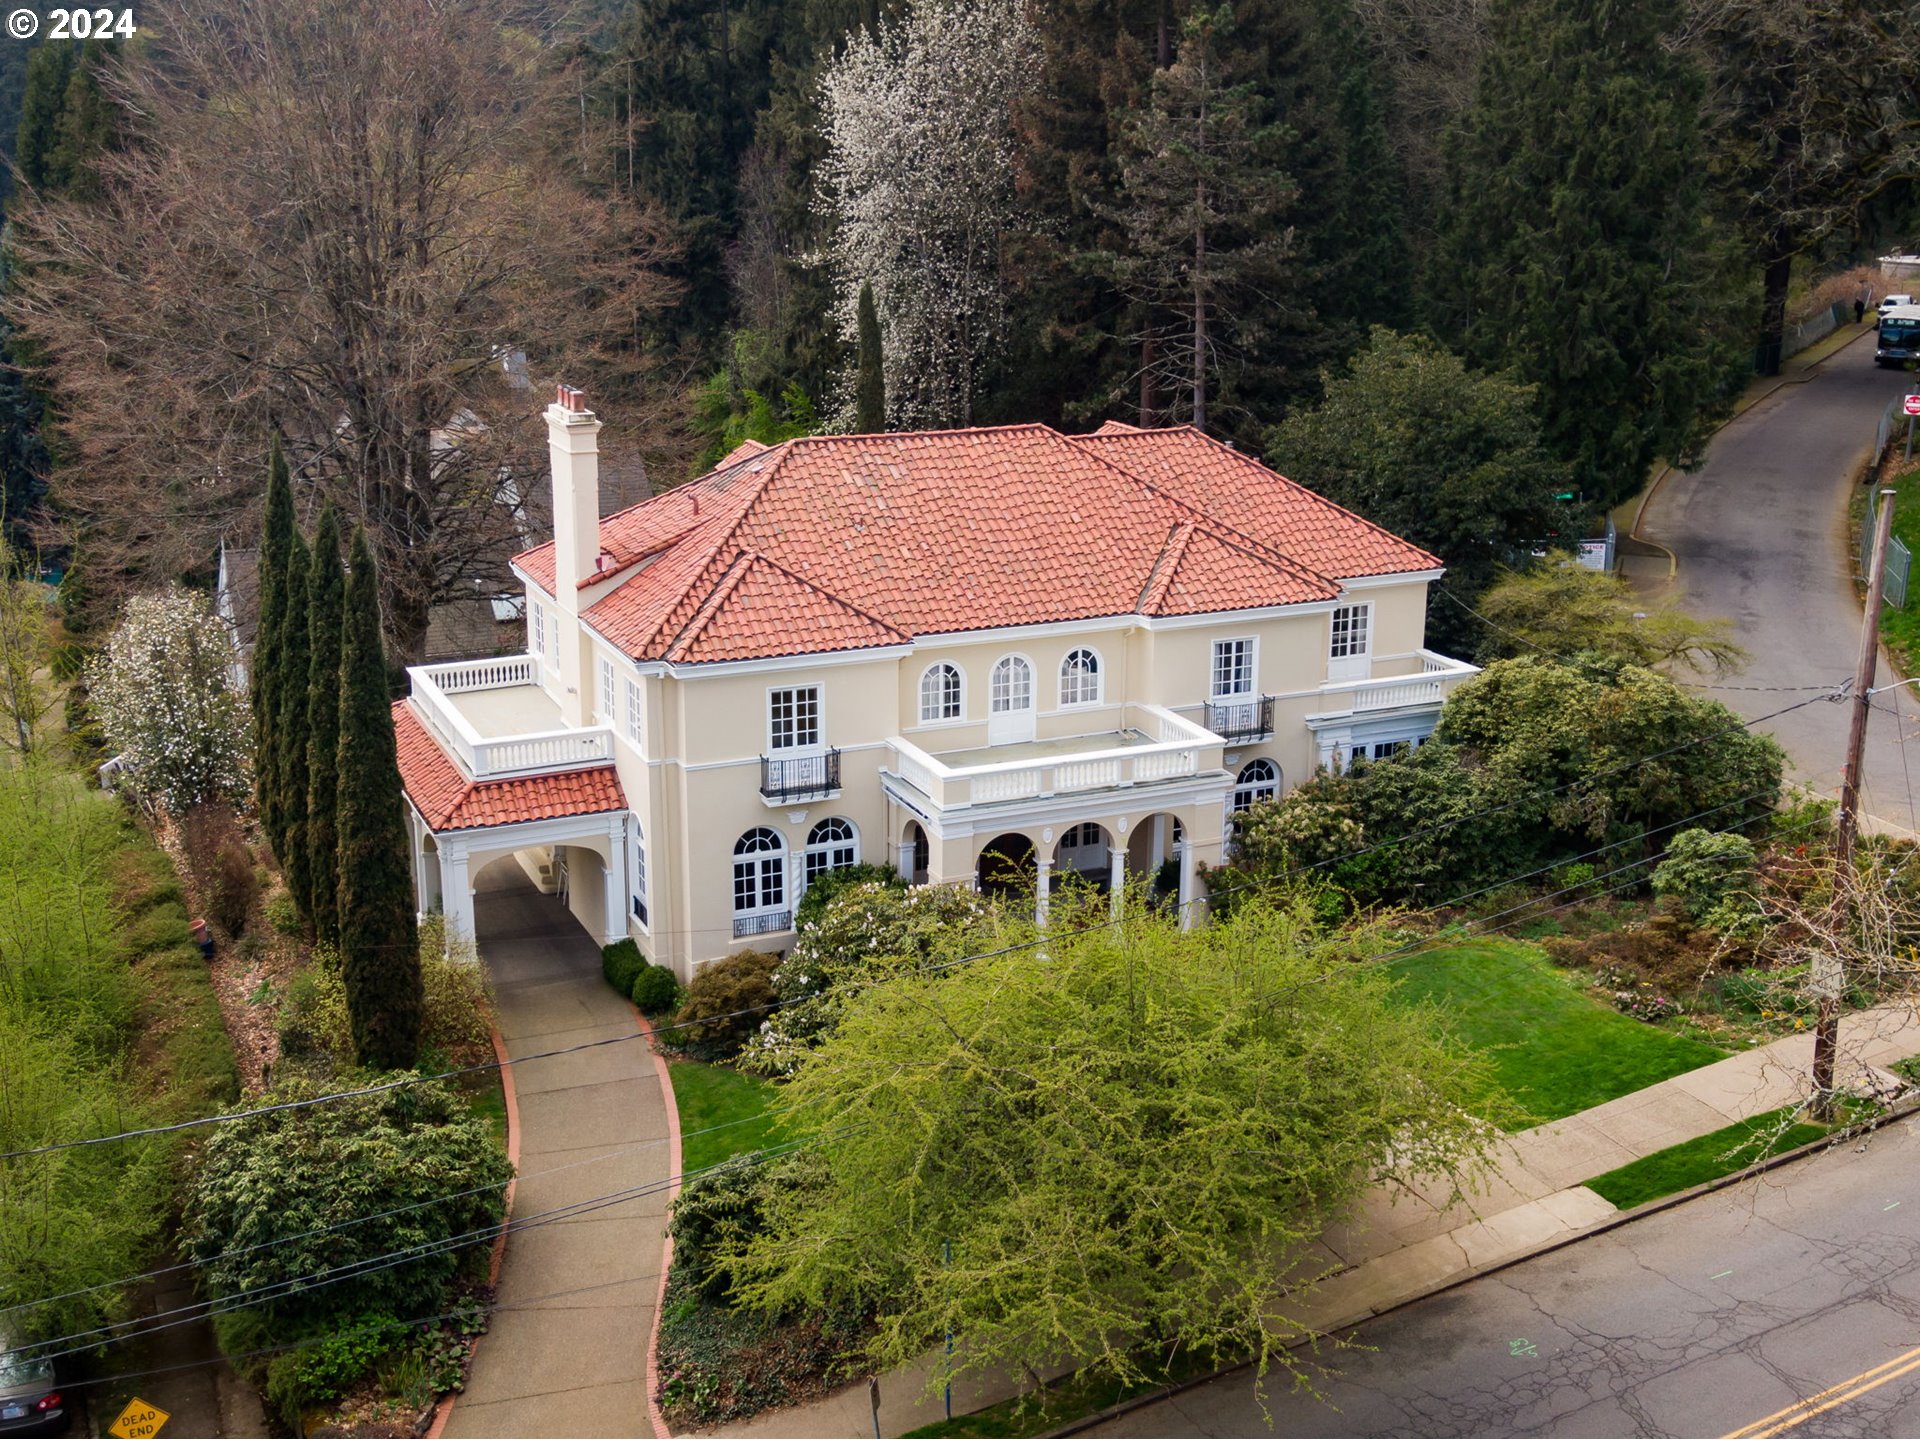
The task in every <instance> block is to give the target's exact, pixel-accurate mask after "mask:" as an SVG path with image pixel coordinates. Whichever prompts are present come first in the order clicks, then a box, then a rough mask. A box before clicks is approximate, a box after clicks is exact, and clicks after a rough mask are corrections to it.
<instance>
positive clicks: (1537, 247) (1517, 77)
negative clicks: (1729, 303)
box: [1428, 0, 1739, 504]
mask: <svg viewBox="0 0 1920 1440" xmlns="http://www.w3.org/2000/svg"><path fill="white" fill-rule="evenodd" d="M1679 19H1680V14H1679V7H1678V0H1643V3H1639V4H1633V5H1622V4H1617V3H1613V0H1499V3H1498V4H1497V5H1496V6H1495V9H1494V12H1493V17H1492V20H1493V23H1492V36H1493V39H1492V42H1491V44H1490V47H1489V49H1488V51H1487V54H1486V56H1485V58H1484V60H1483V61H1482V64H1481V69H1480V76H1479V82H1478V88H1477V91H1476V94H1475V97H1474V101H1473V104H1472V105H1471V106H1470V107H1469V109H1468V111H1467V113H1466V115H1465V116H1464V117H1463V119H1462V122H1461V124H1460V126H1459V127H1458V129H1457V130H1456V132H1455V134H1454V136H1453V138H1452V142H1451V149H1450V179H1449V184H1450V188H1451V205H1450V208H1449V213H1448V216H1447V221H1446V225H1445V228H1444V229H1443V231H1442V233H1441V236H1440V238H1439V242H1438V244H1437V247H1436V253H1435V255H1434V259H1433V264H1432V266H1431V268H1430V276H1429V286H1428V289H1429V304H1430V311H1431V317H1432V319H1433V320H1434V322H1435V323H1436V324H1437V325H1438V326H1439V328H1440V329H1441V331H1442V333H1443V334H1445V335H1446V336H1447V337H1448V338H1449V339H1450V340H1451V341H1452V342H1453V343H1454V344H1455V346H1456V347H1457V348H1459V349H1460V350H1462V351H1463V353H1464V354H1465V355H1466V357H1467V359H1468V360H1469V361H1471V362H1472V363H1475V364H1477V365H1480V366H1483V367H1486V368H1489V369H1511V370H1512V371H1514V372H1515V374H1516V375H1517V376H1518V378H1520V379H1521V380H1523V381H1526V382H1528V383H1531V384H1536V385H1538V386H1539V391H1540V404H1541V413H1542V418H1543V420H1544V422H1545V427H1546V434H1547V439H1548V442H1549V444H1551V445H1552V446H1553V447H1554V449H1555V450H1556V451H1557V452H1558V453H1559V454H1560V455H1561V456H1562V458H1564V459H1566V460H1567V461H1569V462H1571V464H1572V465H1573V467H1574V474H1575V477H1576V482H1577V483H1578V484H1579V485H1580V486H1581V488H1582V489H1583V490H1584V491H1585V492H1586V494H1587V496H1588V498H1590V499H1593V500H1597V501H1599V502H1600V503H1602V504H1610V503H1612V502H1614V501H1616V500H1619V499H1622V498H1624V497H1626V496H1628V495H1631V494H1633V493H1634V491H1636V490H1637V489H1639V488H1640V486H1641V485H1642V484H1644V483H1645V481H1646V478H1647V472H1648V470H1649V468H1650V467H1651V466H1652V464H1653V462H1654V461H1655V460H1656V459H1657V458H1661V457H1665V458H1667V459H1670V460H1675V461H1683V460H1684V459H1685V458H1686V457H1687V455H1688V453H1689V452H1690V451H1691V450H1692V449H1693V448H1694V447H1695V446H1696V445H1698V444H1699V443H1700V442H1701V440H1702V439H1703V438H1704V435H1705V434H1706V430H1707V424H1708V422H1709V421H1710V420H1712V419H1713V418H1714V417H1715V416H1717V415H1718V414H1719V413H1721V412H1722V411H1723V410H1724V407H1725V404H1726V403H1727V402H1728V401H1730V399H1731V390H1732V387H1733V385H1735V384H1737V381H1738V371H1737V368H1736V367H1737V363H1738V359H1739V356H1738V354H1737V350H1736V349H1735V347H1733V346H1732V345H1730V344H1729V337H1730V330H1729V327H1728V326H1727V325H1726V324H1725V323H1723V320H1722V317H1721V315H1720V313H1719V312H1720V311H1721V310H1722V309H1723V308H1724V303H1725V302H1724V299H1723V298H1722V297H1723V296H1724V295H1725V293H1726V287H1725V286H1724V284H1723V271H1722V268H1721V267H1720V266H1719V265H1718V264H1717V262H1716V257H1715V256H1714V254H1713V252H1712V250H1711V248H1710V246H1709V241H1708V237H1707V232H1706V228H1705V225H1704V223H1703V193H1702V181H1701V176H1702V172H1703V165H1702V146H1701V139H1700V119H1699V110H1700V101H1701V94H1702V80H1701V76H1700V74H1699V71H1698V70H1697V68H1696V67H1695V66H1694V64H1693V63H1692V62H1691V61H1690V60H1689V59H1688V58H1686V57H1685V56H1684V55H1682V54H1680V53H1678V52H1676V51H1675V50H1674V49H1673V48H1671V46H1670V44H1669V41H1670V38H1671V35H1672V32H1673V30H1674V27H1675V26H1676V25H1677V24H1678V22H1679Z"/></svg>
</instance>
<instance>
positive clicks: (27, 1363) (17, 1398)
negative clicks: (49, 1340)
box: [0, 1335, 67, 1435]
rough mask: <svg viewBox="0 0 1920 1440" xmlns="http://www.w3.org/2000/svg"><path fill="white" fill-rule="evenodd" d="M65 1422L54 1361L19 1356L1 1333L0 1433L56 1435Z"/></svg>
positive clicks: (65, 1415)
mask: <svg viewBox="0 0 1920 1440" xmlns="http://www.w3.org/2000/svg"><path fill="white" fill-rule="evenodd" d="M66 1425H67V1412H66V1407H65V1403H64V1401H63V1400H62V1398H61V1395H60V1391H59V1390H58V1389H57V1388H56V1382H55V1380H54V1374H53V1362H52V1361H51V1360H39V1359H28V1358H26V1357H25V1356H22V1355H21V1354H19V1353H18V1352H17V1351H15V1350H12V1349H10V1348H8V1342H7V1339H6V1337H5V1336H3V1335H0V1435H57V1434H59V1433H60V1432H61V1431H62V1430H64V1429H66Z"/></svg>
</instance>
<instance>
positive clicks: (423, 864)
mask: <svg viewBox="0 0 1920 1440" xmlns="http://www.w3.org/2000/svg"><path fill="white" fill-rule="evenodd" d="M406 821H407V852H408V854H407V873H408V874H409V875H411V876H412V877H413V918H414V919H415V920H416V921H419V920H423V919H425V918H426V914H427V910H428V908H429V907H428V905H427V859H426V856H425V855H423V854H422V853H421V850H420V825H419V822H418V821H416V820H415V819H414V818H413V808H412V807H411V806H409V807H408V808H407V814H406Z"/></svg>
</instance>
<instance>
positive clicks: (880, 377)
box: [853, 282, 887, 435]
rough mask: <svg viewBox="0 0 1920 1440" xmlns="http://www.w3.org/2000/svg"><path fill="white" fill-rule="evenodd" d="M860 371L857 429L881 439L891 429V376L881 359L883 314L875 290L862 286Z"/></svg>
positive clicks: (856, 383)
mask: <svg viewBox="0 0 1920 1440" xmlns="http://www.w3.org/2000/svg"><path fill="white" fill-rule="evenodd" d="M859 326H860V369H859V372H858V374H857V375H856V377H855V379H854V387H853V406H854V417H853V428H854V432H855V433H856V434H859V435H878V434H880V433H881V432H882V431H883V430H885V429H886V428H887V372H886V369H885V368H884V366H883V364H882V362H881V355H880V314H879V312H878V311H877V310H875V309H874V305H873V286H872V285H869V284H866V283H864V282H863V283H862V284H861V286H860V314H859Z"/></svg>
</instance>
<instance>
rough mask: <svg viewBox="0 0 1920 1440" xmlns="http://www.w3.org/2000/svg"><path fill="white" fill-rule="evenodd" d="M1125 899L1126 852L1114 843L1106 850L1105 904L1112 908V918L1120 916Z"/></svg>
mask: <svg viewBox="0 0 1920 1440" xmlns="http://www.w3.org/2000/svg"><path fill="white" fill-rule="evenodd" d="M1126 900H1127V852H1126V851H1124V850H1122V849H1121V848H1120V847H1119V846H1117V845H1116V846H1114V847H1113V848H1111V849H1109V850H1108V851H1107V904H1108V905H1109V906H1110V907H1111V909H1112V913H1113V918H1114V919H1116V920H1118V919H1119V918H1120V911H1121V908H1122V907H1123V906H1124V905H1125V904H1126Z"/></svg>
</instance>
